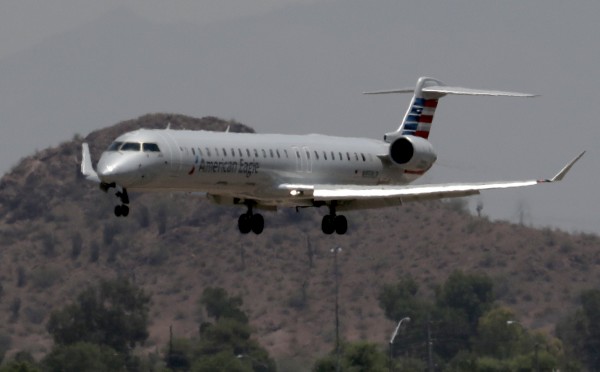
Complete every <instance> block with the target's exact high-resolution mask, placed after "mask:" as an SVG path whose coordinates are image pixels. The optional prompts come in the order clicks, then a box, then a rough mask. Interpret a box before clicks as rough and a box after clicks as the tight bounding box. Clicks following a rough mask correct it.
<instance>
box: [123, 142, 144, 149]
mask: <svg viewBox="0 0 600 372" xmlns="http://www.w3.org/2000/svg"><path fill="white" fill-rule="evenodd" d="M121 151H140V144H139V143H138V142H125V143H124V144H123V146H121Z"/></svg>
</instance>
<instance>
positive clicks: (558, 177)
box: [547, 150, 586, 182]
mask: <svg viewBox="0 0 600 372" xmlns="http://www.w3.org/2000/svg"><path fill="white" fill-rule="evenodd" d="M585 152H586V151H585V150H584V151H582V152H581V154H579V155H577V156H576V157H575V158H574V159H573V160H571V161H570V162H569V163H567V165H565V166H564V167H563V168H562V169H561V170H560V172H558V173H557V174H556V175H555V176H554V177H552V178H551V179H549V180H547V182H557V181H562V180H563V178H565V176H566V175H567V173H569V171H570V170H571V168H572V167H573V165H575V163H577V161H579V159H581V158H582V157H583V155H585Z"/></svg>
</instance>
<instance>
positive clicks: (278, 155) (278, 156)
mask: <svg viewBox="0 0 600 372" xmlns="http://www.w3.org/2000/svg"><path fill="white" fill-rule="evenodd" d="M275 153H276V154H277V159H279V158H281V155H280V154H279V149H275Z"/></svg>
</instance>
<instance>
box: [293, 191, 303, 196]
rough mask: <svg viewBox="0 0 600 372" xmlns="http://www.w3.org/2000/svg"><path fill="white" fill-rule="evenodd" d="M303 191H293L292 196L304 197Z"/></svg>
mask: <svg viewBox="0 0 600 372" xmlns="http://www.w3.org/2000/svg"><path fill="white" fill-rule="evenodd" d="M302 193H303V192H302V191H301V190H292V191H290V195H292V196H298V195H302Z"/></svg>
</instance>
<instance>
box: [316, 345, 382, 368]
mask: <svg viewBox="0 0 600 372" xmlns="http://www.w3.org/2000/svg"><path fill="white" fill-rule="evenodd" d="M336 363H337V361H336V357H335V350H333V351H332V352H331V353H330V354H329V355H326V356H325V357H323V358H321V359H318V360H317V361H316V362H315V364H314V366H313V371H314V372H333V371H335V370H336ZM340 364H341V367H342V370H343V371H373V372H377V371H387V369H388V366H387V357H386V354H385V353H384V352H383V351H381V350H380V349H379V348H378V346H377V345H376V344H373V343H370V342H366V341H357V342H352V343H348V344H344V345H343V347H342V356H341V361H340Z"/></svg>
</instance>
